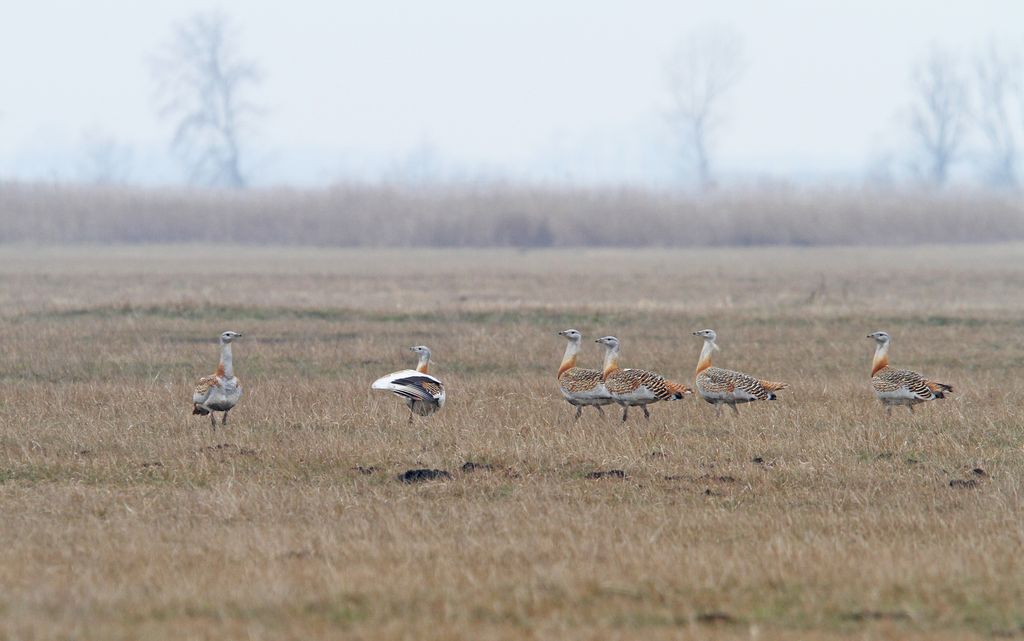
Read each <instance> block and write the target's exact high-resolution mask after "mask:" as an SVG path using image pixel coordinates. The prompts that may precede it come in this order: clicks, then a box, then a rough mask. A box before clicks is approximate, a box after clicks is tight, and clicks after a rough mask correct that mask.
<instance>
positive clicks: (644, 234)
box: [0, 184, 1024, 247]
mask: <svg viewBox="0 0 1024 641" xmlns="http://www.w3.org/2000/svg"><path fill="white" fill-rule="evenodd" d="M1010 240H1024V201H1022V199H1021V198H1020V196H1019V194H1016V193H1000V192H984V191H956V190H949V191H939V192H923V191H922V192H908V191H887V190H877V189H859V188H808V189H798V188H786V187H766V188H749V189H730V190H727V191H726V190H723V191H719V192H712V193H709V194H690V193H682V192H678V193H672V192H656V191H647V190H641V189H615V188H572V187H536V186H532V187H528V186H501V185H487V186H458V187H453V186H444V187H396V186H371V185H345V186H337V187H332V188H326V189H308V190H300V189H266V190H245V191H202V190H198V191H197V190H189V189H184V188H181V189H177V188H173V189H172V188H162V189H146V188H135V187H76V186H62V185H26V184H0V243H3V244H12V243H18V244H25V243H28V244H46V245H51V244H103V243H118V244H126V243H127V244H133V243H226V244H238V245H309V246H334V247H510V246H511V247H612V246H619V247H641V246H657V247H704V246H746V245H893V244H915V243H984V242H994V241H1010Z"/></svg>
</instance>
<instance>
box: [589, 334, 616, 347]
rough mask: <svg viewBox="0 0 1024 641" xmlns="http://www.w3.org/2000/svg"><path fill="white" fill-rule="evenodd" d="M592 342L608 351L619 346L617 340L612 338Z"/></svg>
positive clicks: (606, 337)
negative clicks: (599, 344)
mask: <svg viewBox="0 0 1024 641" xmlns="http://www.w3.org/2000/svg"><path fill="white" fill-rule="evenodd" d="M594 342H595V343H601V344H602V345H604V346H605V347H607V348H608V349H615V348H616V347H618V346H619V339H617V338H615V337H614V336H603V337H601V338H599V339H597V340H596V341H594Z"/></svg>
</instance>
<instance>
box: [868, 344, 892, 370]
mask: <svg viewBox="0 0 1024 641" xmlns="http://www.w3.org/2000/svg"><path fill="white" fill-rule="evenodd" d="M886 367H889V342H888V341H886V342H884V343H879V344H878V345H877V346H876V347H875V357H874V359H872V361H871V375H872V376H874V375H875V374H877V373H878V370H880V369H883V368H886Z"/></svg>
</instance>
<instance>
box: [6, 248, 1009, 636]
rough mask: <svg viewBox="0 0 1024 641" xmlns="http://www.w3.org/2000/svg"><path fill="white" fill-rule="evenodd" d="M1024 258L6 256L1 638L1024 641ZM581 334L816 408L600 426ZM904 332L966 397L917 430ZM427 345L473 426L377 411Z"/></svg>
mask: <svg viewBox="0 0 1024 641" xmlns="http://www.w3.org/2000/svg"><path fill="white" fill-rule="evenodd" d="M1022 258H1024V247H1022V246H1019V245H1003V246H993V247H987V248H985V249H980V248H977V247H969V246H964V247H957V248H950V247H935V248H928V247H925V248H918V249H915V250H895V249H894V250H886V249H844V250H828V251H826V250H784V249H770V250H769V249H765V250H702V251H685V252H684V251H667V250H666V251H656V252H643V253H639V252H627V251H622V250H603V251H574V252H570V251H544V252H515V251H500V252H482V251H457V252H451V251H449V252H436V251H426V250H423V251H416V252H397V251H368V250H346V251H339V250H317V251H312V250H307V251H298V250H282V249H232V250H229V251H217V252H214V251H212V250H210V249H208V248H201V247H189V246H182V247H150V248H145V249H132V248H115V249H104V250H95V249H89V248H81V249H51V250H40V251H30V250H21V249H10V248H8V249H2V250H0V345H3V358H2V359H0V513H2V514H3V515H4V518H3V519H2V520H0V537H2V538H3V540H4V541H5V545H4V546H3V547H2V548H0V585H2V586H4V589H3V590H0V638H80V639H137V638H156V639H161V638H166V639H172V638H173V639H180V638H197V639H200V638H201V639H222V638H243V637H245V638H253V639H282V638H296V639H298V638H304V639H306V638H310V637H314V638H322V637H332V638H337V637H338V636H345V637H346V638H365V639H399V638H402V639H404V638H412V637H416V638H424V639H453V638H465V639H504V638H562V639H590V638H613V639H614V638H645V639H702V638H709V637H714V638H725V639H728V638H737V639H738V638H759V639H792V638H798V637H813V638H824V639H845V638H873V639H907V638H917V639H960V638H978V639H981V638H991V637H992V636H1000V635H1003V636H1006V635H1015V634H1019V633H1020V630H1022V629H1024V606H1022V604H1024V582H1022V580H1021V577H1022V574H1021V570H1020V567H1019V557H1020V554H1019V550H1020V548H1021V545H1022V543H1024V525H1022V524H1024V519H1022V516H1024V515H1022V514H1021V500H1020V492H1021V487H1020V479H1022V478H1024V463H1022V456H1021V454H1022V452H1021V447H1022V437H1021V434H1020V429H1019V426H1020V424H1021V419H1022V418H1024V417H1022V414H1021V410H1020V404H1019V403H1018V402H1017V398H1018V397H1019V396H1020V395H1021V393H1022V392H1024V383H1022V382H1021V381H1022V380H1024V378H1022V376H1021V374H1022V372H1024V341H1022V340H1021V336H1022V332H1021V330H1022V329H1024V321H1022V320H1021V318H1022V312H1024V309H1022V308H1024V295H1022V294H1024V260H1022ZM569 326H572V327H576V328H577V329H580V330H581V331H583V332H584V333H585V334H586V335H588V336H591V337H597V336H599V335H604V334H615V335H617V336H618V337H619V338H620V339H621V340H622V342H623V356H622V359H623V365H625V366H630V365H636V366H643V367H647V368H651V369H654V370H656V371H659V372H661V373H663V374H665V375H667V376H671V377H673V378H677V379H679V380H682V381H684V382H692V379H693V367H694V365H695V363H696V358H697V354H698V351H699V348H700V344H699V341H698V340H697V339H696V338H694V337H692V336H690V332H691V331H693V330H695V329H701V328H704V327H713V328H715V329H716V330H718V332H719V336H720V343H721V345H722V347H723V351H722V352H721V353H720V354H719V355H717V359H718V360H717V362H718V363H720V364H721V365H723V366H726V367H733V368H736V369H741V370H744V371H749V372H751V373H755V374H759V375H763V376H766V377H771V378H774V379H778V380H784V381H787V382H789V383H790V384H791V385H792V387H791V388H790V389H787V390H785V391H784V392H783V393H782V394H780V396H781V400H779V401H777V402H774V403H761V404H755V405H747V406H743V407H741V409H740V411H741V415H740V416H739V417H738V418H732V417H729V416H725V417H724V418H723V419H722V420H716V419H715V417H714V411H713V410H712V409H711V408H710V407H709V406H706V405H704V404H702V403H700V402H699V401H695V400H686V401H679V402H675V403H661V404H657V405H654V406H652V407H651V411H652V419H651V421H650V422H645V421H643V420H642V418H639V415H637V416H635V417H633V418H631V420H630V421H629V422H628V423H627V424H626V425H621V424H620V423H619V422H618V421H617V420H615V419H614V417H613V415H614V412H611V413H610V414H611V415H610V416H609V417H608V418H607V419H605V420H601V419H599V418H598V417H597V416H596V413H592V412H593V410H592V409H588V410H585V412H584V418H583V419H582V420H580V421H579V422H573V421H572V420H571V419H572V410H571V408H570V407H569V406H568V405H566V404H565V403H564V402H563V401H562V400H561V399H560V397H559V395H558V392H557V387H556V382H555V380H554V373H555V370H556V369H557V365H558V360H559V357H560V355H561V351H562V349H563V347H564V342H563V341H562V339H561V338H560V337H558V336H556V335H555V332H557V331H558V330H561V329H565V328H566V327H569ZM228 328H230V329H235V330H238V331H242V332H244V333H245V335H246V337H245V338H244V339H242V340H241V341H240V342H239V343H238V344H237V345H236V348H235V358H236V368H237V371H238V375H239V377H240V378H241V380H242V383H243V386H244V387H245V390H246V392H245V396H244V397H243V400H242V403H241V404H240V405H239V407H238V408H237V409H236V410H235V411H233V412H232V424H231V425H229V426H228V428H227V429H226V430H223V431H221V430H218V431H217V432H216V433H211V431H210V429H209V425H208V423H207V422H205V421H204V420H202V419H201V418H195V417H192V416H191V415H190V409H191V407H190V404H189V395H190V390H191V385H192V383H193V380H194V379H195V378H196V377H197V376H199V375H201V374H206V373H209V372H210V371H212V369H213V367H214V366H215V365H216V362H215V361H216V344H215V341H216V336H217V334H218V333H219V332H220V331H222V330H224V329H228ZM876 329H885V330H887V331H889V332H890V333H891V334H892V335H893V337H894V344H893V352H892V358H893V364H894V365H897V366H908V367H913V368H916V369H919V370H921V371H923V372H926V373H927V374H929V375H930V376H933V377H935V378H937V379H939V380H943V381H948V382H950V383H952V384H953V385H954V387H956V388H957V393H956V394H954V395H953V396H952V398H949V399H947V400H946V401H943V402H935V403H930V404H927V405H925V406H922V407H920V408H919V410H918V412H917V414H916V415H914V416H913V417H912V416H910V415H909V414H907V413H905V412H900V413H896V414H895V415H894V417H893V419H892V420H888V421H887V420H886V418H885V413H884V410H883V409H882V408H881V406H880V405H879V404H878V403H877V402H876V401H875V400H874V399H873V397H872V396H871V392H870V387H869V382H868V372H869V367H870V356H871V351H872V344H871V343H870V341H868V340H867V339H865V338H864V336H865V335H866V334H867V333H868V332H869V331H872V330H876ZM419 343H425V344H428V345H430V346H431V347H432V348H433V350H434V354H435V357H436V361H437V362H436V365H435V369H436V373H437V374H438V375H439V376H440V377H441V378H442V379H443V380H445V382H446V385H447V386H448V389H449V401H448V404H447V405H446V406H445V408H444V409H443V410H442V412H440V413H439V414H437V415H435V416H433V417H430V418H429V419H426V420H417V421H416V422H415V423H414V424H413V425H412V426H408V425H407V424H406V422H405V421H406V417H407V413H406V410H405V408H404V406H403V405H402V404H401V403H400V402H399V401H398V400H397V399H395V398H393V397H391V396H388V395H382V394H374V393H371V392H370V390H369V389H368V388H369V384H370V382H371V381H372V380H373V379H374V378H376V377H377V376H379V375H381V374H383V373H387V372H389V371H393V370H395V369H400V368H403V367H406V366H408V365H409V364H410V355H409V353H408V351H407V350H406V349H405V348H406V347H407V346H409V345H413V344H419ZM583 357H584V360H583V363H582V364H585V365H594V364H596V363H597V362H598V360H599V358H600V353H599V350H598V349H597V346H596V345H594V346H592V348H590V349H587V350H586V351H585V352H584V354H583ZM467 463H472V464H473V465H467ZM410 469H436V470H444V471H446V472H448V473H449V474H450V478H448V479H446V480H430V481H425V482H415V483H404V482H401V481H400V480H399V479H398V475H399V474H402V473H403V472H405V471H407V470H410ZM616 470H621V471H622V474H621V475H619V474H616V473H614V471H616ZM594 472H612V473H611V474H604V475H594V474H592V473H594ZM592 476H595V477H597V478H591V477H592Z"/></svg>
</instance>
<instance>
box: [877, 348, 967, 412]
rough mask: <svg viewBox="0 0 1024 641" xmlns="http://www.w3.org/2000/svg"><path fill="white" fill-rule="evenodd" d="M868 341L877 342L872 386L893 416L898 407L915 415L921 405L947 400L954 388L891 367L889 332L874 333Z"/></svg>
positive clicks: (886, 409)
mask: <svg viewBox="0 0 1024 641" xmlns="http://www.w3.org/2000/svg"><path fill="white" fill-rule="evenodd" d="M868 338H870V339H873V340H874V341H875V357H874V359H873V360H872V362H871V387H872V388H874V390H875V396H876V397H877V398H878V400H879V401H881V402H882V405H884V406H885V413H886V414H888V415H891V414H892V408H893V406H894V405H902V406H904V407H906V408H907V409H908V410H910V413H911V414H913V413H914V406H915V405H917V404H918V403H924V402H926V401H933V400H935V399H939V398H945V397H946V392H952V391H953V386H952V385H947V384H946V383H937V382H935V381H931V380H928V379H926V378H925V377H924V376H921V375H920V374H918V373H917V372H913V371H911V370H909V369H893V368H891V367H889V344H890V343H891V342H892V338H891V337H890V336H889V334H887V333H885V332H873V333H871V334H868Z"/></svg>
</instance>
